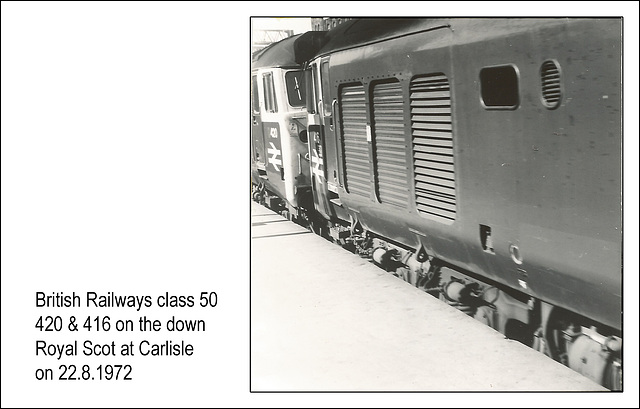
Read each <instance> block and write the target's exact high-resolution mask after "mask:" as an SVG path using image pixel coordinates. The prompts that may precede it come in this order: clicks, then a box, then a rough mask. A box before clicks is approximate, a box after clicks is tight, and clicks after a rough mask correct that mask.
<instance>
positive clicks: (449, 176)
mask: <svg viewBox="0 0 640 409" xmlns="http://www.w3.org/2000/svg"><path fill="white" fill-rule="evenodd" d="M410 94H411V134H412V137H413V170H414V178H415V189H416V207H417V209H418V212H419V213H420V214H424V215H430V216H434V217H435V218H436V219H444V220H447V221H451V220H455V218H456V185H455V168H454V162H453V129H452V120H451V93H450V90H449V80H448V79H447V77H446V76H445V75H444V74H442V73H437V74H430V75H424V76H420V77H416V78H414V79H413V80H412V81H411V88H410Z"/></svg>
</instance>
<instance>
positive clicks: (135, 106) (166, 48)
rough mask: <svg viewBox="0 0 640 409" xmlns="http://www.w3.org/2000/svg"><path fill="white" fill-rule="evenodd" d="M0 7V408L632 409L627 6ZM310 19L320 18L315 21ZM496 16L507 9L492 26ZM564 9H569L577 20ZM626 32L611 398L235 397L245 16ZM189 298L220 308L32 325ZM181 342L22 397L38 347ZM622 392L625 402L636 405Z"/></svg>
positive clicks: (632, 82) (240, 348) (243, 263)
mask: <svg viewBox="0 0 640 409" xmlns="http://www.w3.org/2000/svg"><path fill="white" fill-rule="evenodd" d="M361 4H362V3H358V2H354V3H351V4H350V5H349V4H345V3H344V2H340V3H326V2H322V3H304V5H305V6H306V7H305V8H306V10H301V9H300V3H278V2H275V3H274V2H271V3H268V4H267V5H265V4H263V3H253V2H250V3H244V4H240V5H236V4H231V3H228V4H224V3H223V4H221V3H174V2H163V3H115V4H108V3H80V4H78V3H19V2H15V3H12V2H2V394H1V395H2V407H7V406H62V407H67V406H83V407H84V406H138V407H139V406H155V407H157V406H204V407H221V406H227V407H228V406H234V407H246V406H252V407H269V406H273V407H299V406H339V407H342V406H425V405H428V406H431V405H438V406H440V405H450V404H455V406H461V405H473V406H476V407H483V406H490V407H510V406H527V405H533V406H546V405H548V406H556V405H562V404H568V405H578V404H579V405H580V406H585V407H586V406H592V405H593V406H611V407H616V406H627V405H630V406H637V404H638V392H637V388H634V385H637V381H638V379H637V363H638V360H637V288H638V281H637V275H638V263H637V247H638V245H637V226H638V220H637V214H638V212H637V209H638V201H637V183H638V178H637V176H638V157H637V154H638V144H637V137H638V127H637V112H638V106H637V97H638V95H637V90H638V83H637V79H638V71H637V68H638V64H637V62H638V61H637V48H638V41H637V40H638V26H637V15H638V5H637V3H635V2H634V3H631V4H621V3H617V2H603V3H601V4H602V6H600V8H599V9H593V7H592V6H589V8H586V9H585V8H583V6H579V7H578V6H576V5H575V4H576V3H557V2H553V3H552V4H553V7H549V6H548V5H547V6H544V7H543V6H542V5H541V4H539V3H510V4H512V5H510V6H505V5H504V4H503V3H500V4H497V3H487V2H484V3H481V5H477V4H476V3H474V4H466V5H465V4H459V3H456V4H446V3H440V6H439V7H438V8H434V6H433V3H431V2H418V3H404V2H394V3H393V10H392V11H391V10H383V9H382V8H383V6H384V5H385V4H386V3H382V4H376V5H375V7H374V8H373V10H372V9H371V8H370V3H369V6H367V8H366V10H365V9H363V8H362V5H361ZM320 6H322V8H321V9H318V8H317V7H320ZM507 7H508V8H507ZM577 7H578V8H577ZM542 10H550V13H551V15H555V16H577V15H580V16H584V15H597V16H605V15H606V16H621V15H624V16H625V20H624V27H625V38H624V40H625V43H624V46H625V48H624V50H625V54H624V58H625V66H624V68H625V72H624V74H625V87H624V89H625V101H624V103H625V105H624V108H625V128H624V131H625V138H624V153H625V156H624V163H625V170H624V172H625V173H624V182H625V191H624V199H625V213H624V217H625V253H624V254H625V260H624V264H625V265H624V267H625V269H624V271H625V282H624V284H625V298H624V301H625V328H624V330H625V342H626V344H625V351H628V355H625V374H624V375H625V385H626V387H627V388H626V389H627V392H625V393H624V394H613V395H612V394H589V395H582V394H568V395H564V394H552V395H546V394H535V395H532V397H528V396H526V395H523V394H516V395H511V394H478V395H475V394H464V395H459V396H455V395H454V396H452V395H448V394H429V395H417V394H314V395H310V394H251V393H250V392H249V342H250V340H249V201H248V198H249V191H250V183H249V154H248V152H249V138H248V132H249V122H248V118H249V117H248V116H247V112H248V110H249V106H248V105H249V67H250V66H249V64H250V60H249V51H250V16H251V15H254V16H269V15H292V14H301V15H304V16H310V15H327V16H328V15H341V16H359V15H363V13H366V14H367V15H383V16H384V15H407V16H409V15H423V16H428V15H439V16H450V15H455V14H459V13H464V14H463V15H464V16H476V15H477V16H481V15H490V16H497V15H508V16H522V15H535V16H538V15H541V14H538V13H542V12H543V11H542ZM36 291H44V292H46V293H48V294H51V293H53V292H60V291H62V292H64V293H65V294H70V293H71V292H73V291H75V292H77V293H79V294H82V295H84V293H85V292H86V291H96V292H98V293H101V294H105V293H107V292H108V291H113V292H115V293H117V294H119V295H150V296H153V297H154V298H155V296H157V295H161V294H164V293H165V292H167V291H168V292H170V293H171V294H175V295H193V296H198V295H199V293H200V292H201V291H216V292H217V293H218V294H219V305H218V307H216V308H215V309H212V310H205V309H202V308H198V307H194V308H191V309H164V310H163V309H160V308H155V307H154V308H150V309H148V310H147V311H142V312H141V313H137V312H135V311H133V310H129V309H112V310H96V309H91V310H87V309H74V310H70V309H50V310H47V311H46V312H44V311H43V309H37V308H35V292H36ZM41 314H52V315H62V316H64V317H67V316H68V315H70V314H74V315H77V316H82V315H85V316H86V315H88V314H91V315H96V314H99V315H104V314H109V315H111V316H112V317H116V318H131V319H137V317H138V316H141V315H147V316H149V317H151V318H155V319H161V320H166V319H167V318H169V317H170V316H171V315H176V316H179V317H184V318H202V319H205V320H206V325H207V327H206V328H207V331H206V332H204V333H200V334H168V333H166V332H164V331H163V332H162V333H159V334H155V335H149V334H141V333H140V332H138V331H136V332H134V333H132V334H126V333H125V334H115V333H113V332H111V333H109V334H95V333H93V332H92V333H91V334H86V333H81V334H77V335H70V334H68V333H67V332H64V333H63V334H60V335H59V336H58V337H55V336H53V335H51V336H49V335H47V336H46V337H45V336H42V334H40V333H39V332H38V331H37V330H36V329H35V328H34V325H35V321H36V319H37V317H38V316H40V315H41ZM40 337H42V338H43V339H49V340H51V342H55V341H57V342H68V340H72V339H80V340H84V339H93V340H96V341H100V342H110V341H111V340H116V341H119V342H122V343H124V342H128V341H130V340H135V341H139V340H141V339H144V338H148V339H153V340H156V341H163V340H165V339H174V340H180V339H185V340H186V341H187V342H190V343H192V344H193V345H194V348H195V354H194V356H193V357H186V358H176V357H166V358H163V357H159V358H141V357H136V358H133V359H127V360H126V362H124V361H125V359H124V358H119V359H100V358H83V357H81V356H80V357H78V358H74V359H69V358H63V359H64V360H65V362H64V363H76V364H80V365H82V364H84V363H87V364H91V365H93V366H96V365H98V364H100V363H130V364H132V365H133V367H134V373H133V375H134V378H135V380H134V381H132V382H122V381H108V382H107V381H103V382H97V381H94V382H90V381H89V382H83V381H73V382H71V381H68V382H62V381H50V382H44V381H40V382H38V381H35V379H34V371H35V368H39V367H52V368H56V369H57V367H58V365H59V364H60V363H63V362H62V361H60V362H58V361H57V360H56V359H55V358H47V357H36V356H35V346H34V345H35V340H36V339H39V338H40ZM119 342H117V343H119ZM632 389H636V390H635V391H632Z"/></svg>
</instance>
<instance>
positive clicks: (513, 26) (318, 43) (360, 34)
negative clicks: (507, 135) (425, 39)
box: [294, 17, 574, 64]
mask: <svg viewBox="0 0 640 409" xmlns="http://www.w3.org/2000/svg"><path fill="white" fill-rule="evenodd" d="M569 20H574V19H568V18H558V17H555V18H552V17H549V18H360V19H353V20H348V21H346V22H344V23H342V24H340V25H339V26H337V27H336V28H334V29H332V30H330V31H310V32H307V33H305V34H302V35H301V36H300V37H298V39H297V40H296V41H295V45H294V47H295V60H296V62H297V63H298V64H303V63H305V62H308V61H310V60H312V59H314V58H316V57H320V56H324V55H328V54H331V53H333V52H336V51H341V50H346V49H349V48H354V47H359V46H364V45H368V44H375V43H378V42H381V41H385V40H390V39H393V38H398V37H403V36H406V35H410V34H417V33H420V32H428V31H432V30H437V29H443V28H449V29H451V31H454V29H455V31H456V33H457V41H461V42H462V41H480V39H482V38H484V37H492V36H507V35H511V34H512V33H514V32H517V31H522V30H531V29H533V28H536V27H539V26H540V25H542V24H562V23H563V22H566V21H569ZM459 28H462V30H461V31H460V30H458V29H459Z"/></svg>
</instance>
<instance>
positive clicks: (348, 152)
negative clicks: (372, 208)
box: [340, 84, 371, 197]
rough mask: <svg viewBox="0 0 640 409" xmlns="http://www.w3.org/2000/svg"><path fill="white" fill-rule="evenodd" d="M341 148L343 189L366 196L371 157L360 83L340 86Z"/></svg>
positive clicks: (364, 103) (368, 186)
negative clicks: (343, 173)
mask: <svg viewBox="0 0 640 409" xmlns="http://www.w3.org/2000/svg"><path fill="white" fill-rule="evenodd" d="M340 118H341V119H342V141H343V145H342V149H343V151H344V155H343V157H344V172H345V175H344V178H345V185H346V186H345V187H346V189H347V192H349V193H353V194H357V195H361V196H364V197H369V191H370V190H371V189H370V186H371V184H370V179H371V161H370V159H369V144H368V142H367V105H366V101H365V93H364V87H363V86H362V84H354V85H347V86H344V87H342V88H341V89H340Z"/></svg>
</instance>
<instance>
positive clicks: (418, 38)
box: [252, 18, 622, 390]
mask: <svg viewBox="0 0 640 409" xmlns="http://www.w3.org/2000/svg"><path fill="white" fill-rule="evenodd" d="M621 30H622V27H621V20H620V19H595V18H588V19H577V18H545V19H540V18H535V19H533V18H532V19H513V18H509V19H461V18H454V19H443V18H438V19H407V18H403V19H353V20H349V21H347V22H345V23H343V24H341V25H340V26H338V27H336V28H334V29H333V30H330V31H327V32H308V33H305V34H303V35H300V36H297V37H296V38H294V39H290V41H289V42H288V43H286V44H281V43H279V44H280V45H281V46H287V47H290V48H291V50H289V52H288V53H290V56H291V57H292V58H293V63H294V64H289V63H287V62H285V61H279V62H277V63H276V62H270V63H269V64H270V65H271V66H270V67H265V65H264V64H263V65H260V63H259V58H258V59H254V63H256V66H254V67H253V69H252V78H253V79H252V81H253V82H252V83H253V101H254V105H253V109H254V110H255V111H254V112H252V115H256V116H257V114H258V113H259V114H261V115H262V117H261V118H256V116H254V117H253V119H252V120H253V125H252V180H253V185H254V199H256V200H261V201H263V202H265V201H267V202H268V203H267V204H268V205H270V207H272V208H275V209H279V210H282V211H284V212H285V214H286V215H287V216H289V217H290V218H292V219H294V220H297V221H299V222H301V223H306V224H308V225H310V227H311V228H312V229H313V230H314V231H315V232H317V233H319V234H321V235H323V236H325V237H326V238H328V239H330V240H333V241H335V242H336V243H338V244H340V245H342V246H344V247H345V248H347V249H350V250H351V251H353V252H355V253H357V254H359V255H360V256H363V257H369V258H371V259H372V260H373V262H375V263H376V264H378V265H379V266H381V267H382V268H384V269H386V270H387V271H389V272H390V273H392V274H395V275H397V276H398V277H401V278H403V279H404V280H406V281H408V282H410V283H411V284H413V285H415V286H417V287H419V288H421V289H423V290H424V291H426V292H428V293H430V294H432V295H434V296H436V297H439V298H440V299H442V300H443V301H444V302H447V303H449V304H450V305H452V306H454V307H456V308H458V309H460V310H461V311H463V312H465V313H466V314H468V315H470V316H472V317H474V318H476V319H478V320H480V321H482V322H484V323H486V324H487V325H489V326H491V327H493V328H495V329H496V330H498V331H500V332H502V333H503V334H505V335H506V336H507V337H510V338H513V339H517V340H519V341H521V342H523V343H526V344H528V345H530V346H532V347H533V348H535V349H537V350H539V351H541V352H543V353H545V354H547V355H548V356H550V357H552V358H553V359H556V360H558V361H560V362H562V363H563V364H565V365H567V366H569V367H571V368H572V369H574V370H576V371H578V372H580V373H582V374H584V375H585V376H587V377H589V378H591V379H593V380H594V381H596V382H598V383H600V384H602V385H604V386H605V387H607V388H609V389H612V390H620V389H621V388H622V302H621V294H622V289H621V288H622V267H621V266H622V222H621V220H622V210H621V191H622V184H621V175H622V167H621V165H622V164H621V146H622V140H621V138H622V135H621V109H622V103H621V101H622V89H621V58H622V54H621V44H622V41H621V40H622V37H621ZM276 66H277V68H276ZM289 70H294V71H289ZM268 72H273V74H272V78H279V80H277V81H274V85H275V86H281V87H282V88H281V90H280V91H278V90H275V91H273V92H272V91H269V90H268V89H267V86H266V85H265V84H266V80H265V78H267V77H265V75H266V74H267V73H268ZM288 72H289V73H290V72H295V73H296V74H295V78H296V79H297V80H296V81H297V82H296V84H303V86H302V87H303V88H304V92H303V93H304V102H302V98H303V96H302V91H301V93H300V98H299V99H295V101H294V102H295V103H293V104H292V100H291V99H290V98H289V99H287V95H288V93H289V92H290V90H291V89H292V87H293V89H295V86H293V85H291V84H292V83H291V81H290V80H289V81H288V80H287V78H286V75H287V73H288ZM260 77H261V79H260ZM256 78H258V83H257V84H256ZM260 81H262V85H261V83H260ZM270 92H271V94H273V95H276V96H277V98H276V99H278V98H280V99H278V104H280V105H279V106H281V107H283V109H284V111H286V112H291V111H295V113H294V114H292V115H291V116H286V115H289V114H286V115H285V114H282V115H281V116H280V118H281V119H280V120H279V121H281V122H277V121H276V120H275V119H273V118H275V116H273V114H275V113H274V112H270V111H269V108H268V107H269V106H272V105H270V102H269V98H271V97H270V96H269V95H270ZM280 101H281V102H280ZM296 104H299V105H296ZM303 115H305V116H306V118H305V119H304V120H303V119H302V116H303ZM261 121H262V123H261ZM265 124H277V126H275V125H265ZM267 128H269V130H268V131H267ZM272 129H276V130H277V131H276V132H274V131H273V130H272ZM283 129H284V130H288V131H289V132H288V133H283ZM267 134H269V135H270V136H268V135H267ZM274 135H277V137H274ZM276 139H279V143H280V144H279V145H278V144H276V141H275V140H276ZM285 139H286V141H285ZM267 144H268V145H269V147H272V146H273V148H275V149H278V150H280V152H281V155H282V160H283V161H285V158H286V163H287V166H288V167H284V166H283V167H281V170H280V171H277V169H276V168H275V167H273V169H271V168H270V167H269V165H268V163H267V162H265V160H268V159H270V158H271V157H273V156H271V157H269V156H268V155H269V154H268V148H267V146H266V145H267ZM265 149H267V151H265ZM285 151H286V153H285ZM271 152H273V151H271ZM261 160H262V162H261ZM274 197H276V198H277V199H275V201H274V199H273V198H274ZM265 198H266V199H265Z"/></svg>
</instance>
